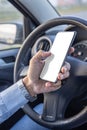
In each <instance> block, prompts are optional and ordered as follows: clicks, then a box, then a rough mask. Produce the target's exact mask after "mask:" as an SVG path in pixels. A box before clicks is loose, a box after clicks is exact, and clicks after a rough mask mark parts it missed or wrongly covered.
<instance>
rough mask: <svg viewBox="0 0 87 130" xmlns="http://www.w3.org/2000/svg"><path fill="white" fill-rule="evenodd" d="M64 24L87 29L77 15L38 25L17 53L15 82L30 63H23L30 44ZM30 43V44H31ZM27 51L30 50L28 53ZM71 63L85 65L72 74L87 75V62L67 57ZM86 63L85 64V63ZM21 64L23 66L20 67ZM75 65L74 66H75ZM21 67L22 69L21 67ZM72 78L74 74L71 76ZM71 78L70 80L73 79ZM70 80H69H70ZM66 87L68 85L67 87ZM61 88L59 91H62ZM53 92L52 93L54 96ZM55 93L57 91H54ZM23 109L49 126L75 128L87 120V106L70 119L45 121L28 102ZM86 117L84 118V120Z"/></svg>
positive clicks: (83, 21)
mask: <svg viewBox="0 0 87 130" xmlns="http://www.w3.org/2000/svg"><path fill="white" fill-rule="evenodd" d="M63 24H70V25H75V26H78V27H80V28H83V29H84V30H87V22H86V21H85V20H83V19H80V18H76V17H61V18H57V19H53V20H50V21H48V22H46V23H44V24H42V25H40V26H39V27H37V28H36V29H35V30H34V31H33V32H32V33H31V34H30V35H29V36H28V37H27V38H26V40H25V41H24V43H23V45H22V47H21V49H20V50H19V53H18V55H17V58H16V63H15V67H14V82H16V81H17V80H18V79H19V77H20V76H19V74H20V73H21V70H22V69H23V67H25V65H26V64H28V63H27V62H25V63H23V57H25V56H26V55H28V56H29V58H30V57H31V56H30V55H29V54H30V49H29V48H28V46H30V48H32V46H33V44H34V42H35V40H36V39H37V38H38V37H39V36H40V35H41V34H44V32H45V31H46V30H48V29H50V28H52V27H55V26H58V25H63ZM29 43H30V44H29ZM26 52H28V53H27V54H26ZM67 60H68V61H69V62H70V63H71V64H73V61H75V64H74V66H75V67H76V66H77V67H78V64H79V66H80V67H79V68H81V66H84V67H83V68H84V69H83V70H82V71H83V72H80V71H81V69H80V71H76V69H74V70H73V71H72V72H71V74H72V75H75V76H79V75H82V74H83V75H85V76H86V75H87V73H85V69H87V67H86V66H87V64H86V63H85V64H84V63H83V62H81V61H79V60H76V59H75V58H70V57H69V58H68V59H67ZM83 64H84V65H83ZM20 66H21V67H20ZM75 67H74V68H75ZM20 68H21V69H20ZM71 78H72V76H71ZM71 78H70V81H71ZM70 81H69V82H70ZM65 88H66V87H65ZM60 91H61V89H60V90H59V91H58V92H60ZM52 94H53V93H51V96H52ZM54 94H55V92H54ZM48 95H49V94H44V97H46V99H47V98H48ZM23 110H24V111H25V113H27V114H28V115H29V116H30V117H31V118H32V119H33V120H35V121H36V122H37V123H39V124H41V125H43V126H45V127H48V128H54V127H55V128H56V127H57V128H63V129H69V128H74V127H76V126H78V125H79V124H83V123H85V122H86V120H87V107H85V108H84V109H83V110H82V111H81V112H80V113H78V114H77V115H75V116H73V117H70V118H68V119H63V118H62V119H61V118H60V119H58V120H57V121H45V118H44V119H43V118H42V117H41V115H39V114H37V113H36V112H35V111H34V110H33V109H32V108H31V107H30V106H29V105H28V104H26V105H25V106H24V108H23ZM83 119H84V120H83Z"/></svg>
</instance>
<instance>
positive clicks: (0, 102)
mask: <svg viewBox="0 0 87 130" xmlns="http://www.w3.org/2000/svg"><path fill="white" fill-rule="evenodd" d="M20 86H24V85H23V83H22V80H19V81H18V82H17V83H15V84H14V85H12V86H10V87H9V88H8V89H6V90H4V91H3V92H1V93H0V123H2V122H3V121H5V120H6V119H8V118H9V117H10V116H11V115H12V114H13V113H15V112H16V111H17V110H18V109H19V108H20V107H23V105H24V104H26V103H27V102H28V100H27V99H26V98H25V96H24V94H23V92H22V90H21V89H20ZM24 88H25V87H24Z"/></svg>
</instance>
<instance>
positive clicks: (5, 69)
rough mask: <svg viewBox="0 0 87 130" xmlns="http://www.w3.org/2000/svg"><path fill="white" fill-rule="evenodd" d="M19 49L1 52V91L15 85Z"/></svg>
mask: <svg viewBox="0 0 87 130" xmlns="http://www.w3.org/2000/svg"><path fill="white" fill-rule="evenodd" d="M18 50H19V49H11V50H6V51H0V91H2V90H4V89H6V88H7V87H9V86H10V85H11V84H12V83H13V70H14V63H15V59H16V55H17V53H18Z"/></svg>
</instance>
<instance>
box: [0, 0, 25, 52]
mask: <svg viewBox="0 0 87 130" xmlns="http://www.w3.org/2000/svg"><path fill="white" fill-rule="evenodd" d="M22 42H23V15H22V14H21V13H20V12H19V11H18V10H17V9H16V8H15V7H14V6H13V5H12V4H10V3H9V1H7V0H0V50H4V49H10V48H17V47H20V46H21V44H22Z"/></svg>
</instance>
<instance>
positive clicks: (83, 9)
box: [49, 0, 87, 20]
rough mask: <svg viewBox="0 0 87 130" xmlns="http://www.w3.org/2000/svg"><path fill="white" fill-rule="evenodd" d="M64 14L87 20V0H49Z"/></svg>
mask: <svg viewBox="0 0 87 130" xmlns="http://www.w3.org/2000/svg"><path fill="white" fill-rule="evenodd" d="M49 1H50V2H51V3H52V5H53V6H54V7H55V9H56V10H57V11H58V12H59V13H60V15H62V16H66V15H67V16H77V17H80V18H84V19H86V20H87V0H49Z"/></svg>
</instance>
